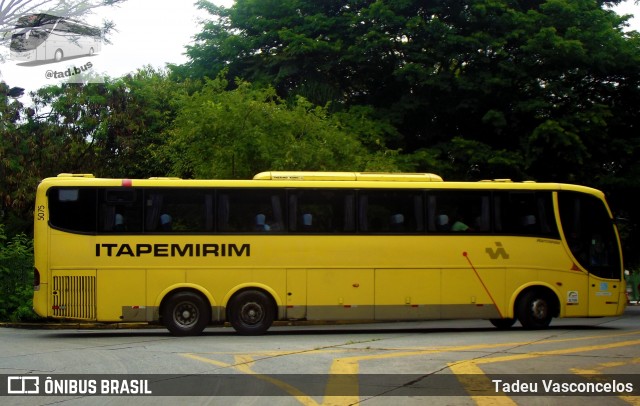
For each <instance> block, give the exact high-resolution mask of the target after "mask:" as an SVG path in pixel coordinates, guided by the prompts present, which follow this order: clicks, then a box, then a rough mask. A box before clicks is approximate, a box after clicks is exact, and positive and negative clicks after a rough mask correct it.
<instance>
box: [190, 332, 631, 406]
mask: <svg viewBox="0 0 640 406" xmlns="http://www.w3.org/2000/svg"><path fill="white" fill-rule="evenodd" d="M638 334H640V331H633V332H628V333H622V334H619V333H616V334H603V335H595V336H589V337H574V338H565V339H555V340H544V341H535V342H531V341H522V342H511V343H496V344H472V345H464V346H456V347H437V348H414V349H405V350H402V351H397V349H394V350H391V351H390V352H386V353H383V354H369V355H359V356H353V357H344V358H336V359H334V360H333V363H332V365H331V367H330V370H329V376H328V378H329V379H328V382H327V385H326V388H325V394H324V398H323V403H322V404H321V405H322V406H329V405H351V404H356V403H358V402H359V400H360V399H359V396H358V395H353V396H335V395H332V394H336V393H344V392H343V391H342V390H343V389H344V385H348V387H349V388H350V389H349V391H348V392H347V393H355V394H357V393H358V388H359V387H358V378H357V376H358V374H359V370H360V362H361V361H365V360H381V359H390V358H401V357H410V356H418V355H427V354H437V353H447V352H459V351H478V350H489V349H495V348H501V347H520V346H530V345H543V344H555V343H563V342H572V341H584V340H590V339H603V338H613V337H622V336H628V335H638ZM637 344H640V340H632V341H624V342H619V343H611V344H604V345H594V346H583V347H578V348H569V349H560V350H549V351H542V352H535V353H527V354H512V355H506V356H501V357H491V358H481V359H475V360H467V361H461V362H453V363H449V364H448V366H449V368H450V369H451V371H452V372H453V373H454V374H456V375H457V378H458V380H459V381H460V382H461V384H462V385H463V386H464V387H465V388H469V387H473V392H472V395H471V398H472V400H474V401H475V402H476V404H478V405H479V406H494V405H496V406H502V405H505V406H507V405H508V406H511V405H515V404H516V403H515V402H514V401H513V400H512V399H511V398H509V397H508V396H502V395H500V396H496V395H493V394H495V390H494V389H495V386H494V385H493V384H492V383H491V382H490V381H489V378H488V377H485V378H486V382H482V380H481V376H482V375H485V374H484V372H483V371H482V369H481V368H480V367H479V366H478V365H481V364H489V363H494V362H508V361H514V360H522V359H531V358H537V357H543V356H551V355H562V354H571V353H576V352H589V351H596V350H601V349H609V348H618V347H625V346H631V345H637ZM379 350H380V351H385V350H386V349H379ZM347 351H349V350H348V349H343V348H342V349H337V348H331V349H327V348H320V349H313V350H309V351H261V352H254V353H252V354H246V353H245V354H242V353H237V354H235V358H234V361H235V363H233V364H230V363H225V362H222V361H216V360H214V359H211V358H206V357H204V356H201V355H197V354H194V353H190V354H183V355H184V356H185V357H188V358H191V359H194V360H197V361H201V362H206V363H209V364H212V365H216V366H220V367H223V368H233V369H235V370H237V371H239V372H242V373H246V374H251V375H254V376H256V378H258V379H261V380H263V381H265V382H269V383H271V384H273V385H275V386H277V387H279V388H281V389H282V390H283V391H285V392H286V393H288V394H289V395H291V396H292V397H294V398H295V399H296V400H297V401H298V402H300V403H301V404H302V405H304V406H320V405H319V404H318V403H317V402H316V401H315V400H314V399H312V398H311V397H310V396H308V395H306V394H305V393H304V392H302V391H301V390H299V389H298V388H296V387H294V386H292V385H290V384H288V383H286V382H283V381H281V380H278V379H275V378H273V377H271V376H269V375H264V374H260V373H258V372H256V371H254V370H253V369H252V368H251V365H252V364H254V363H255V362H256V360H255V358H254V357H255V356H261V357H277V356H283V355H316V354H318V353H336V352H347ZM200 354H202V355H205V354H206V355H233V354H232V353H229V352H208V353H200ZM344 374H347V375H348V378H350V377H351V376H352V377H353V380H351V379H347V380H346V381H345V379H344V378H345V377H344V376H343V377H336V375H344ZM470 374H471V375H475V377H474V379H473V382H470V381H468V379H467V378H465V376H464V375H470ZM338 378H340V379H338ZM478 378H480V381H479V380H478ZM467 381H468V382H467ZM465 382H466V385H465ZM479 382H480V387H479V386H478V385H479ZM483 392H484V393H485V394H483ZM474 393H475V395H474ZM478 393H480V394H478ZM620 398H621V399H623V400H625V401H627V402H629V400H628V399H626V398H631V399H632V400H633V402H629V403H631V404H633V405H635V406H640V404H638V403H637V402H638V399H637V397H626V398H625V397H620Z"/></svg>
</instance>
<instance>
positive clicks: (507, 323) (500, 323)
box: [489, 319, 516, 330]
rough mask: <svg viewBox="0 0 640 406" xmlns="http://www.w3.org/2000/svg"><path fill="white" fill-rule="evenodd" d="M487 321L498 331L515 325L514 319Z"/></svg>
mask: <svg viewBox="0 0 640 406" xmlns="http://www.w3.org/2000/svg"><path fill="white" fill-rule="evenodd" d="M489 321H490V322H491V324H493V326H494V327H496V328H497V329H498V330H507V329H510V328H511V327H512V326H513V325H514V324H515V322H516V319H491V320H489Z"/></svg>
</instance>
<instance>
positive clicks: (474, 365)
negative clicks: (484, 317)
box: [449, 340, 640, 406]
mask: <svg viewBox="0 0 640 406" xmlns="http://www.w3.org/2000/svg"><path fill="white" fill-rule="evenodd" d="M638 344H640V340H632V341H622V342H619V343H610V344H602V345H589V346H584V347H577V348H568V349H562V350H549V351H542V352H534V353H526V354H513V355H505V356H502V357H491V358H481V359H474V360H467V361H462V362H452V363H449V368H450V369H451V370H452V371H453V373H455V374H456V375H459V376H462V375H464V374H477V375H484V371H483V370H482V369H481V368H480V367H478V365H481V364H492V363H495V362H507V361H517V360H523V359H531V358H538V357H547V356H550V355H565V354H574V353H577V352H591V351H597V350H606V349H611V348H619V347H629V346H634V345H638ZM461 382H462V381H461ZM483 383H484V384H483V385H482V389H483V390H484V389H485V388H486V384H489V385H490V386H489V390H490V391H494V390H495V387H493V388H492V387H491V384H490V382H489V378H486V382H483ZM474 384H476V382H475V380H474ZM471 398H472V399H473V400H474V401H475V402H476V404H477V405H479V406H489V405H496V404H499V405H515V404H516V403H515V402H513V401H512V400H511V399H510V398H509V397H507V396H488V397H487V396H471ZM501 399H502V400H503V401H504V403H503V402H502V401H501ZM507 399H508V401H509V403H507ZM496 402H499V403H496Z"/></svg>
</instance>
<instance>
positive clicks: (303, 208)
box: [289, 189, 355, 234]
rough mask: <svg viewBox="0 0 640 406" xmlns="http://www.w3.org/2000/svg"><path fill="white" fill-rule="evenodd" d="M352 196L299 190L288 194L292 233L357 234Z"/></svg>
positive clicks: (344, 191) (320, 190) (331, 191)
mask: <svg viewBox="0 0 640 406" xmlns="http://www.w3.org/2000/svg"><path fill="white" fill-rule="evenodd" d="M353 202H354V199H353V192H352V191H346V190H333V189H297V190H295V191H291V192H290V193H289V231H290V232H296V233H316V234H319V233H326V234H334V233H345V232H351V231H354V229H355V225H354V219H353Z"/></svg>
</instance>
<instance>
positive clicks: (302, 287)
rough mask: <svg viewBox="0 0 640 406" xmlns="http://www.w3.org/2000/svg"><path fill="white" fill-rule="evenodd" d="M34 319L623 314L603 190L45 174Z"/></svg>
mask: <svg viewBox="0 0 640 406" xmlns="http://www.w3.org/2000/svg"><path fill="white" fill-rule="evenodd" d="M34 243H35V250H36V251H35V253H36V254H35V281H34V285H35V293H34V298H33V304H34V309H35V311H36V312H37V313H38V314H39V315H41V316H44V317H49V318H55V319H73V320H85V321H93V322H148V323H160V324H162V325H164V326H166V328H168V330H169V331H170V332H171V333H173V334H175V335H196V334H200V333H201V332H202V331H203V329H204V328H205V327H206V326H208V325H210V324H222V323H225V322H228V323H230V324H231V326H233V328H234V329H235V330H236V331H237V332H238V333H240V334H246V335H254V334H262V333H264V332H265V331H267V330H268V329H269V327H270V326H271V325H272V324H273V322H274V321H295V320H299V321H326V322H332V321H344V320H349V321H353V322H373V321H397V320H430V319H470V318H475V319H487V320H490V321H491V323H493V325H495V326H496V327H498V328H509V327H511V326H512V325H513V324H514V323H515V321H516V320H518V321H519V322H520V323H521V324H522V326H523V327H524V328H526V329H542V328H546V327H547V326H548V325H549V323H550V321H551V319H552V318H553V317H601V316H614V315H620V314H622V313H623V311H624V308H625V305H626V300H625V282H624V278H623V267H622V254H621V249H620V242H619V237H618V232H617V229H616V226H615V224H614V221H613V217H612V214H611V211H610V210H609V208H608V206H607V203H606V200H605V197H604V194H603V193H602V192H600V191H598V190H595V189H591V188H587V187H583V186H576V185H568V184H552V183H535V182H511V181H509V180H494V181H484V182H444V181H442V178H440V177H439V176H437V175H432V174H376V173H350V172H264V173H260V174H258V175H256V176H255V177H254V179H252V180H181V179H175V178H152V179H144V180H143V179H140V180H137V179H135V180H132V179H100V178H94V177H93V176H92V175H74V174H61V175H59V176H58V177H55V178H48V179H44V180H43V181H42V182H41V183H40V185H39V187H38V190H37V198H36V207H35V239H34Z"/></svg>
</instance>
